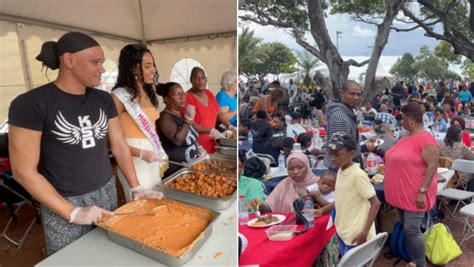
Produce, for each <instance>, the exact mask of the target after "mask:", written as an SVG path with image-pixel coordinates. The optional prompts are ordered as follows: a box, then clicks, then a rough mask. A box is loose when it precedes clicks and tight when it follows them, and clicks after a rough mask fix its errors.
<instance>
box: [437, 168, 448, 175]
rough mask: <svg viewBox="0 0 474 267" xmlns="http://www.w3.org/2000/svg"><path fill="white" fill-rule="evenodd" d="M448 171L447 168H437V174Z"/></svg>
mask: <svg viewBox="0 0 474 267" xmlns="http://www.w3.org/2000/svg"><path fill="white" fill-rule="evenodd" d="M448 171H449V169H448V168H438V174H441V173H445V172H448Z"/></svg>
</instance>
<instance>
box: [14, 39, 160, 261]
mask: <svg viewBox="0 0 474 267" xmlns="http://www.w3.org/2000/svg"><path fill="white" fill-rule="evenodd" d="M37 59H38V60H39V61H41V62H43V64H44V65H46V66H47V67H49V68H51V69H58V68H59V73H58V77H57V79H56V80H55V81H54V82H52V83H49V84H46V85H43V86H41V87H38V88H35V89H33V90H31V91H29V92H27V93H24V94H22V95H20V96H18V97H17V98H16V99H15V100H13V101H12V103H11V105H10V110H9V118H8V122H9V125H10V126H9V134H8V136H9V147H10V161H11V165H12V170H13V176H14V178H15V179H16V180H17V181H18V182H19V183H20V184H21V185H22V186H23V187H24V188H25V189H26V190H27V191H28V192H29V193H30V194H31V195H32V196H33V197H34V198H35V199H36V200H38V201H39V202H40V203H41V217H42V220H43V227H44V233H45V239H46V242H45V244H46V249H47V253H48V255H51V254H53V253H55V252H56V251H58V250H60V249H61V248H63V247H65V246H66V245H68V244H69V243H71V242H73V241H74V240H76V239H78V238H79V237H81V236H82V235H84V234H85V233H87V232H88V231H90V230H91V229H92V227H93V224H94V223H95V222H97V221H99V220H100V219H101V218H102V216H104V215H112V213H111V212H110V210H113V209H115V208H116V205H117V196H116V188H115V179H114V178H112V168H111V165H110V161H109V157H108V149H107V139H106V138H107V137H108V139H109V141H110V145H111V150H112V153H113V154H114V156H115V159H116V160H117V163H118V165H119V166H120V168H121V169H122V170H123V171H124V173H125V175H126V177H127V180H128V183H129V185H130V187H131V188H133V189H132V192H134V197H135V198H161V196H162V195H161V193H158V192H154V191H151V190H146V189H143V188H141V187H140V186H139V183H138V180H137V177H136V173H135V169H134V167H133V163H132V157H131V154H130V150H129V148H128V145H127V143H126V142H125V139H124V137H123V134H122V130H121V128H120V122H119V118H118V117H117V111H116V109H115V105H114V103H113V100H112V98H111V96H110V95H109V94H108V93H107V92H104V91H100V90H97V89H94V88H93V87H95V86H98V85H99V84H100V78H101V74H102V73H103V72H104V71H105V70H104V68H103V66H102V63H103V61H104V53H103V51H102V49H101V47H100V46H99V44H98V43H97V42H96V41H95V40H94V39H92V38H91V37H89V36H87V35H85V34H82V33H75V32H71V33H67V34H65V35H63V36H62V37H61V38H60V39H59V40H58V42H46V43H44V44H43V46H42V49H41V53H40V55H38V57H37ZM38 169H39V170H41V172H39V171H38Z"/></svg>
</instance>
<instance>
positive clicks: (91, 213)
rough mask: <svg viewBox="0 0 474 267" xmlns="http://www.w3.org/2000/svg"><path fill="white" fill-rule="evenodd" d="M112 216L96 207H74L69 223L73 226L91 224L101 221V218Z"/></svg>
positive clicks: (110, 213)
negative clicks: (73, 224)
mask: <svg viewBox="0 0 474 267" xmlns="http://www.w3.org/2000/svg"><path fill="white" fill-rule="evenodd" d="M104 215H109V216H112V215H113V213H112V212H110V211H108V210H104V209H101V208H99V207H97V206H88V207H76V208H75V209H74V210H73V211H72V212H71V215H70V216H69V222H70V223H75V224H93V223H96V222H98V221H100V220H101V219H102V216H104Z"/></svg>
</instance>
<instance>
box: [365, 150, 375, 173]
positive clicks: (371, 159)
mask: <svg viewBox="0 0 474 267" xmlns="http://www.w3.org/2000/svg"><path fill="white" fill-rule="evenodd" d="M367 173H368V174H369V175H376V174H377V161H376V159H375V155H374V153H372V152H370V154H369V156H367Z"/></svg>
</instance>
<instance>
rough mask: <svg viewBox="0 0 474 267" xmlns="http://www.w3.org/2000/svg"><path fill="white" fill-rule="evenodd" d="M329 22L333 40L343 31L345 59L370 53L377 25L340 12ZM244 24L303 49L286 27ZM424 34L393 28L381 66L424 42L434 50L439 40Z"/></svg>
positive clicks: (386, 67)
mask: <svg viewBox="0 0 474 267" xmlns="http://www.w3.org/2000/svg"><path fill="white" fill-rule="evenodd" d="M326 25H327V27H328V31H329V34H330V35H331V38H332V40H333V42H334V43H336V41H335V40H336V31H341V32H342V34H340V35H339V51H340V53H341V54H342V56H343V58H344V59H348V58H353V59H355V60H358V61H363V60H365V59H367V58H368V57H369V56H370V54H371V52H372V48H371V46H372V45H373V43H374V41H375V35H376V32H377V28H376V26H375V25H370V24H365V23H361V22H355V21H353V20H352V19H351V17H350V16H348V15H341V14H335V15H328V17H327V18H326ZM405 25H406V24H403V23H401V22H395V26H396V27H399V28H403V27H406V26H405ZM243 27H250V28H251V29H252V30H254V35H255V36H257V37H259V38H261V39H262V41H263V42H281V43H284V44H285V45H286V46H288V47H289V48H291V49H293V50H296V51H301V50H303V49H302V48H301V47H300V46H299V45H298V44H297V43H296V42H295V41H294V40H293V38H292V37H291V35H289V34H288V33H287V32H286V31H285V30H281V29H278V28H275V27H272V26H265V27H264V26H260V25H258V24H256V23H250V22H245V21H240V22H239V31H240V30H241V29H242V28H243ZM424 34H425V32H424V30H422V29H416V30H414V31H411V32H395V31H391V32H390V35H389V40H388V43H387V45H386V46H385V49H384V51H383V53H382V57H381V59H380V61H379V69H380V67H381V68H382V69H383V70H385V71H387V72H388V71H389V70H390V67H391V66H392V65H393V64H394V63H395V62H396V60H397V58H398V57H400V56H401V55H402V54H403V53H406V52H409V53H411V54H412V55H413V56H416V55H418V54H419V50H420V47H421V46H422V45H427V46H429V47H430V49H431V50H432V49H433V48H434V47H435V46H436V45H437V43H438V42H437V40H435V39H433V38H428V37H425V36H424ZM306 40H307V41H308V42H309V43H310V44H313V45H314V41H313V40H312V37H311V35H310V34H306ZM366 67H367V65H366V66H364V67H361V68H356V67H351V73H350V74H349V77H350V78H351V79H357V78H358V77H359V74H360V73H361V72H364V71H365V69H366ZM450 68H451V69H452V70H454V71H456V72H459V73H460V70H459V68H458V67H455V66H452V67H450ZM383 70H382V71H383Z"/></svg>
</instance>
